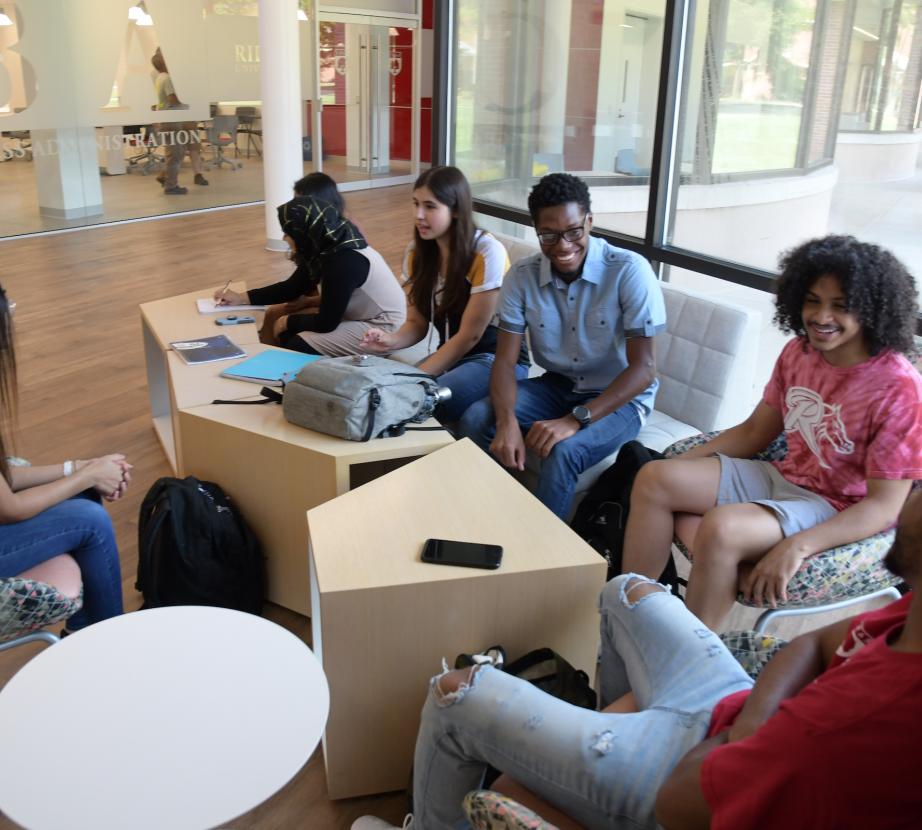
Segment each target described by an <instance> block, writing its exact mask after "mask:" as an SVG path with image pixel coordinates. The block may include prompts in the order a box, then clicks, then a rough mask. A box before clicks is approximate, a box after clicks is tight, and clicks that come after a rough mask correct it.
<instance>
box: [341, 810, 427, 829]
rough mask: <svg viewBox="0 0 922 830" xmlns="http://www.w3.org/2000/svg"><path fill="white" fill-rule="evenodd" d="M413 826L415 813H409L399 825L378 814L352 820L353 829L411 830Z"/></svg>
mask: <svg viewBox="0 0 922 830" xmlns="http://www.w3.org/2000/svg"><path fill="white" fill-rule="evenodd" d="M412 826H413V814H412V813H407V814H406V816H405V817H404V819H403V824H401V825H400V826H399V827H398V826H397V825H396V824H390V823H388V822H386V821H385V820H384V819H381V818H377V817H376V816H362V817H361V818H357V819H356V820H355V821H353V822H352V830H410V828H411V827H412Z"/></svg>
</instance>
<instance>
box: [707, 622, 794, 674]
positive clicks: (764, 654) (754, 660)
mask: <svg viewBox="0 0 922 830" xmlns="http://www.w3.org/2000/svg"><path fill="white" fill-rule="evenodd" d="M720 639H721V640H723V643H724V645H725V646H726V647H727V649H728V650H729V651H730V654H732V655H733V656H734V657H735V658H736V659H737V661H738V662H739V664H740V665H741V666H742V667H743V669H744V671H745V672H746V674H748V675H749V676H750V677H751V678H752V679H753V680H755V679H756V678H757V677H758V676H759V672H761V671H762V669H764V668H765V665H766V663H768V661H769V660H771V659H772V657H774V656H775V655H776V654H777V653H778V652H779V651H781V649H782V648H783V647H784V646H786V645H787V640H782V639H780V638H779V637H772V636H771V635H770V634H758V633H756V632H755V631H752V630H746V631H725V632H724V633H723V634H721V635H720Z"/></svg>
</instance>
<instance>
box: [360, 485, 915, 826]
mask: <svg viewBox="0 0 922 830" xmlns="http://www.w3.org/2000/svg"><path fill="white" fill-rule="evenodd" d="M886 564H887V566H888V567H889V568H890V570H892V571H893V572H894V573H896V574H898V575H899V576H901V577H903V579H905V580H906V582H907V584H909V585H910V586H915V585H916V583H917V581H918V580H919V577H920V573H922V495H913V496H912V497H910V499H909V501H907V503H906V506H905V507H904V509H903V511H902V513H901V515H900V521H899V525H898V529H897V535H896V540H895V542H894V544H893V547H892V549H891V551H890V553H889V554H888V556H887V560H886ZM600 606H601V616H602V620H601V631H602V656H601V668H600V680H601V689H600V691H601V703H602V705H603V706H607V705H609V704H611V703H613V702H614V701H618V706H617V707H616V708H617V709H618V710H619V711H618V712H592V711H589V710H587V709H580V708H578V707H575V706H572V705H570V704H568V703H565V702H563V701H561V700H558V699H556V698H553V697H551V696H549V695H547V694H545V693H544V692H541V691H539V690H538V689H536V688H535V687H534V686H532V685H531V684H530V683H528V682H526V681H524V680H521V679H519V678H516V677H513V676H511V675H508V674H505V673H503V672H501V671H498V670H497V669H495V668H493V667H492V666H476V667H474V668H468V669H459V670H455V671H451V672H446V673H443V674H441V675H439V676H437V677H434V678H433V679H432V681H431V684H430V693H429V696H428V698H427V700H426V703H425V705H424V707H423V712H422V723H421V726H420V731H419V735H418V738H417V743H416V756H415V760H414V807H415V813H414V815H413V816H412V817H411V816H408V817H407V819H406V820H405V823H404V827H412V828H413V830H447V828H457V827H462V826H464V824H463V812H462V806H461V805H462V800H463V798H464V796H465V795H466V794H467V793H468V792H469V791H470V790H473V789H476V788H477V787H479V786H480V784H481V782H482V779H483V774H484V771H485V769H486V765H487V764H490V765H492V766H494V767H496V768H497V769H500V770H502V771H503V772H505V773H508V774H509V775H510V776H512V778H514V779H515V780H516V781H518V782H519V783H520V784H522V785H523V786H525V787H526V788H528V789H529V790H531V791H532V792H533V793H535V794H537V795H538V796H540V798H542V799H544V800H546V801H547V802H549V803H550V804H551V805H553V806H554V807H556V808H557V809H559V810H560V811H562V812H563V813H565V814H566V815H568V816H570V817H572V818H573V819H574V820H575V821H577V822H578V823H579V824H581V825H582V826H584V827H586V828H654V827H664V828H666V830H679V829H680V828H681V830H697V829H698V828H701V829H702V830H704V828H708V827H710V828H712V830H721V829H722V828H726V830H731V828H732V830H750V829H751V830H782V828H783V830H796V829H797V828H803V830H807V828H809V830H818V829H819V828H829V829H830V830H832V828H836V830H843V829H844V830H848V829H849V828H853V829H854V830H859V828H860V830H865V828H868V827H874V828H876V829H878V830H879V828H901V827H910V826H913V827H914V826H917V822H918V819H919V816H922V790H920V788H919V786H918V781H917V775H918V769H917V765H916V764H914V763H913V762H912V758H914V757H915V755H916V750H917V747H918V746H919V744H920V742H922V720H920V718H919V717H918V712H919V707H920V704H922V604H920V603H918V602H916V601H915V600H914V594H913V593H912V592H910V593H908V594H907V595H906V596H904V597H903V598H902V599H900V600H898V601H896V602H894V603H891V604H889V605H887V606H885V607H884V608H882V609H879V610H876V611H871V612H869V613H865V614H860V615H858V616H857V617H853V618H851V619H847V620H842V621H840V622H837V623H834V624H832V625H829V626H826V627H825V628H821V629H819V630H816V631H812V632H809V633H807V634H803V635H801V636H800V637H798V638H796V639H795V640H793V641H792V642H791V643H789V644H788V645H786V646H785V647H784V648H782V649H781V650H780V651H779V652H778V653H777V654H776V655H775V656H774V657H773V658H772V659H771V660H770V661H769V663H768V664H767V666H766V667H765V668H764V669H763V670H762V672H761V674H760V675H759V679H758V681H757V682H756V683H755V685H754V686H753V683H752V681H751V680H750V679H749V677H748V675H746V674H745V672H744V671H743V669H742V668H741V666H740V665H739V664H738V663H737V662H736V660H735V659H734V658H733V656H732V655H731V654H730V652H729V651H728V650H727V649H726V648H725V647H724V645H723V643H722V642H721V641H720V639H719V638H718V637H717V635H716V634H714V633H712V632H711V631H710V630H709V629H708V628H707V627H705V626H704V624H703V623H702V622H701V621H700V620H698V619H697V618H696V617H695V616H694V615H693V614H692V613H691V612H690V611H688V609H687V608H686V607H685V606H684V605H683V603H682V602H681V601H680V600H679V599H677V598H676V597H674V596H672V595H671V594H670V593H669V592H668V591H667V590H666V589H665V588H664V587H663V586H661V585H659V584H658V583H655V582H653V581H652V580H650V579H648V578H647V577H642V576H637V575H636V574H624V575H622V576H619V577H616V578H615V579H613V580H612V581H611V582H609V583H608V585H607V586H606V587H605V589H604V590H603V592H602V597H601V602H600ZM632 710H633V711H632ZM390 826H391V825H389V824H386V823H384V822H382V821H381V820H380V819H376V818H371V817H363V818H361V819H358V821H356V822H355V823H354V824H353V830H375V829H376V828H384V827H390Z"/></svg>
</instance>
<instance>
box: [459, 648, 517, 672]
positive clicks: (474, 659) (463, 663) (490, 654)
mask: <svg viewBox="0 0 922 830" xmlns="http://www.w3.org/2000/svg"><path fill="white" fill-rule="evenodd" d="M505 662H506V649H504V648H503V647H502V646H490V647H489V648H487V649H484V650H483V651H482V652H480V653H479V654H459V655H458V656H457V657H456V658H455V668H456V669H466V668H468V667H469V666H482V665H484V664H486V665H490V666H494V667H495V668H497V669H502V667H503V664H504V663H505Z"/></svg>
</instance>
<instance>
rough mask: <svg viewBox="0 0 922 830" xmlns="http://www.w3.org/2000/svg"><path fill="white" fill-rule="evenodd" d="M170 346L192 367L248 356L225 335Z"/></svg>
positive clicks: (180, 342) (180, 341)
mask: <svg viewBox="0 0 922 830" xmlns="http://www.w3.org/2000/svg"><path fill="white" fill-rule="evenodd" d="M170 346H171V347H172V348H173V351H175V352H176V354H178V355H179V356H180V357H181V358H182V359H183V361H184V362H185V363H188V364H190V365H192V364H196V363H213V362H214V361H216V360H233V359H234V358H236V357H246V354H247V353H246V352H245V351H244V350H243V349H241V348H240V346H238V345H237V344H236V343H234V342H233V341H231V340H229V339H228V338H227V336H226V335H223V334H216V335H213V336H212V337H199V338H198V339H196V340H177V341H176V342H175V343H170Z"/></svg>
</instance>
